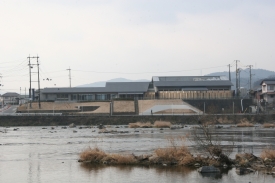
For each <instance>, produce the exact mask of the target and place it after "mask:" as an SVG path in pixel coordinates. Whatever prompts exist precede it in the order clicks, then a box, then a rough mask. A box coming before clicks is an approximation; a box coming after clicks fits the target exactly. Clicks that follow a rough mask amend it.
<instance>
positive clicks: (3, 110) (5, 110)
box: [0, 105, 18, 113]
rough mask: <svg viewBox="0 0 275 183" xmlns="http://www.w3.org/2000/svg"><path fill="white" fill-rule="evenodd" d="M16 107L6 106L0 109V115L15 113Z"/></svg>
mask: <svg viewBox="0 0 275 183" xmlns="http://www.w3.org/2000/svg"><path fill="white" fill-rule="evenodd" d="M17 107H18V105H7V106H5V107H4V108H1V109H0V112H1V113H16V109H17Z"/></svg>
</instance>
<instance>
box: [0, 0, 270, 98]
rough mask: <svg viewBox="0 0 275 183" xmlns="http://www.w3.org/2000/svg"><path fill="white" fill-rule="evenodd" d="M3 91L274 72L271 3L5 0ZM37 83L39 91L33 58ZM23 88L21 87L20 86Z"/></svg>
mask: <svg viewBox="0 0 275 183" xmlns="http://www.w3.org/2000/svg"><path fill="white" fill-rule="evenodd" d="M0 25H1V28H0V74H1V75H0V76H1V77H0V84H1V86H0V93H2V94H3V93H6V92H17V93H19V92H20V93H21V94H24V92H25V88H26V90H27V91H28V88H29V85H30V84H29V81H30V78H29V66H28V64H29V59H28V58H27V57H29V56H30V57H37V56H38V57H39V59H38V63H39V77H40V81H41V82H40V87H41V88H44V87H69V86H70V80H69V70H68V69H69V68H70V69H71V86H72V87H75V86H78V85H83V84H88V83H93V82H97V81H106V80H109V79H113V78H127V79H132V80H137V79H148V80H150V79H151V78H152V76H194V75H198V76H200V75H205V74H209V73H211V72H221V71H227V70H228V66H227V65H229V64H231V66H232V67H231V70H234V69H236V68H235V67H236V66H235V61H234V60H239V62H238V67H240V68H246V66H247V65H253V68H254V69H255V68H261V69H267V70H271V71H275V51H274V48H275V45H274V44H275V1H273V0H261V1H259V0H207V1H205V0H94V1H93V0H40V1H36V0H24V1H22V0H18V1H16V0H0ZM30 63H31V64H32V67H33V68H32V69H31V72H32V74H31V77H32V81H33V82H32V88H36V89H37V88H38V83H37V81H38V74H37V73H38V68H37V65H33V64H37V59H35V58H31V59H30ZM20 88H21V90H20Z"/></svg>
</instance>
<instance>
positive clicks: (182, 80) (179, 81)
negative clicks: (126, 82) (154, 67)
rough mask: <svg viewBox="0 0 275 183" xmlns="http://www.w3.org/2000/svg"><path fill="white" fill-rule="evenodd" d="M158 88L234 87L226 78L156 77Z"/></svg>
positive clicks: (155, 82)
mask: <svg viewBox="0 0 275 183" xmlns="http://www.w3.org/2000/svg"><path fill="white" fill-rule="evenodd" d="M152 80H153V83H154V86H156V87H160V86H161V87H165V86H167V87H191V88H192V87H195V86H197V87H205V86H233V84H232V83H231V81H229V80H228V79H227V78H226V77H225V76H154V77H153V78H152Z"/></svg>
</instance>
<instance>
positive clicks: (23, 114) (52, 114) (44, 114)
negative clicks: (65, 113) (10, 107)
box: [0, 113, 62, 116]
mask: <svg viewBox="0 0 275 183" xmlns="http://www.w3.org/2000/svg"><path fill="white" fill-rule="evenodd" d="M0 116H62V113H0Z"/></svg>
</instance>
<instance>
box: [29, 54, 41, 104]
mask: <svg viewBox="0 0 275 183" xmlns="http://www.w3.org/2000/svg"><path fill="white" fill-rule="evenodd" d="M27 58H28V59H29V72H30V89H29V98H30V108H32V98H33V97H32V84H31V83H32V79H31V77H32V72H31V69H32V68H33V67H32V65H37V69H38V71H37V74H38V81H37V82H38V100H39V109H40V108H41V104H40V77H39V64H38V58H39V57H38V56H36V57H30V56H28V57H27ZM31 58H36V59H37V64H31Z"/></svg>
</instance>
